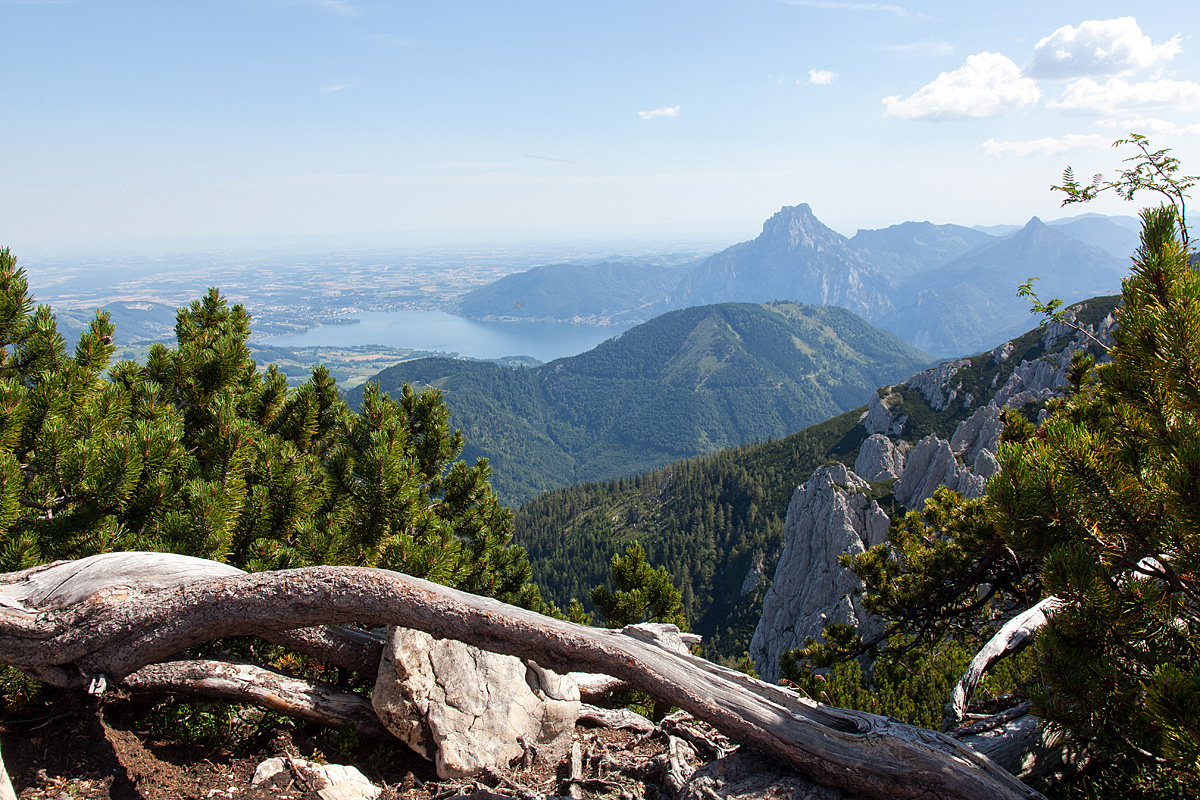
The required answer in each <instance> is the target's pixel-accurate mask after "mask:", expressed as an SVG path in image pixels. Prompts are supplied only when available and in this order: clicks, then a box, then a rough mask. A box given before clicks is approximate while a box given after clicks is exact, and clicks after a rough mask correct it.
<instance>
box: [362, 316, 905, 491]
mask: <svg viewBox="0 0 1200 800" xmlns="http://www.w3.org/2000/svg"><path fill="white" fill-rule="evenodd" d="M928 362H929V359H928V357H927V356H926V355H925V354H924V353H921V352H920V351H917V350H915V349H914V348H912V347H909V346H908V345H906V344H905V343H904V342H902V341H900V340H899V339H898V338H896V337H895V336H893V335H891V334H888V333H886V332H884V331H880V330H878V329H876V328H872V327H871V326H870V325H868V324H867V323H866V322H863V321H862V320H861V319H859V318H858V317H856V316H854V315H853V314H851V313H850V312H848V311H846V310H844V309H840V308H829V307H809V306H798V305H794V304H772V305H752V304H722V305H716V306H701V307H693V308H688V309H683V310H681V311H675V312H671V313H669V314H664V315H662V316H660V317H656V318H655V319H652V320H650V321H649V322H646V323H643V324H642V325H639V326H637V327H635V328H632V329H630V330H628V331H626V332H625V333H624V334H623V335H622V336H620V337H618V338H616V339H612V340H609V341H607V342H604V343H603V344H601V345H600V346H598V347H596V348H595V349H593V350H591V351H589V352H587V353H583V354H581V355H578V356H574V357H571V358H564V359H559V360H557V361H553V362H551V363H549V364H544V365H541V366H538V367H533V368H522V369H512V368H509V367H503V366H499V365H496V364H491V363H483V362H471V361H463V360H458V359H446V358H431V359H420V360H416V361H409V362H404V363H402V364H398V365H396V366H395V367H392V368H390V369H388V370H384V371H383V372H381V373H380V374H379V375H378V376H376V378H375V380H376V381H377V382H378V383H379V384H380V386H381V388H383V389H384V390H385V391H395V390H397V389H399V388H400V386H401V385H402V384H404V383H411V384H413V385H414V386H415V387H418V388H423V387H434V388H437V389H440V390H441V391H442V393H443V395H444V396H445V398H446V401H447V403H448V405H449V406H450V409H451V412H452V415H453V419H452V422H453V424H454V425H455V426H456V427H459V428H461V429H462V430H463V432H464V433H465V434H466V439H467V443H468V444H467V451H466V453H465V455H466V456H467V457H468V458H475V457H477V456H486V457H487V458H488V459H489V460H491V463H492V467H493V470H494V479H493V484H494V485H495V486H496V489H497V491H498V492H499V494H500V495H501V497H503V498H505V499H506V500H508V501H510V502H519V501H521V500H525V499H528V498H530V497H532V496H533V495H535V494H537V493H538V492H541V491H545V490H547V489H550V488H554V487H558V486H564V485H567V484H570V483H574V482H579V481H587V480H602V479H607V478H611V477H616V476H622V475H629V474H631V473H634V472H640V471H644V470H648V469H652V468H654V467H656V466H659V465H661V464H665V463H668V462H670V461H673V460H676V459H679V458H686V457H690V456H695V455H699V454H702V453H708V452H712V451H713V450H716V449H719V448H722V447H729V446H732V445H738V444H742V443H745V442H749V441H753V440H756V439H765V438H768V437H778V436H785V435H787V434H789V433H791V432H793V431H796V430H799V429H800V428H803V427H804V426H806V425H811V424H813V423H815V422H818V421H820V420H823V419H827V418H829V417H830V416H833V415H835V414H838V413H840V412H843V411H845V410H846V409H848V408H853V407H854V406H857V405H860V404H861V403H862V402H863V401H864V400H865V399H866V397H867V396H868V394H869V393H870V392H871V391H873V390H874V388H875V387H876V386H878V385H879V384H881V383H886V382H887V381H889V380H895V379H896V378H898V377H900V376H902V375H906V374H910V373H911V372H913V371H914V370H915V369H917V368H919V367H920V366H922V365H924V364H927V363H928ZM361 391H362V390H361V389H356V390H352V391H351V392H350V393H348V395H347V399H348V400H349V401H350V402H351V403H352V404H355V403H357V402H359V401H360V400H361Z"/></svg>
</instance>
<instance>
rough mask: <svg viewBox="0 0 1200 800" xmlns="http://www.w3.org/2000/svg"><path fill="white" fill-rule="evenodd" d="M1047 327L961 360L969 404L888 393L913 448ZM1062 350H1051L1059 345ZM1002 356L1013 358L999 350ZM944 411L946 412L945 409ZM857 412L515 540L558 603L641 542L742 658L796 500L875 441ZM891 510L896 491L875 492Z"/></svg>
mask: <svg viewBox="0 0 1200 800" xmlns="http://www.w3.org/2000/svg"><path fill="white" fill-rule="evenodd" d="M1116 301H1117V298H1115V297H1102V298H1096V299H1094V300H1089V301H1088V302H1087V303H1086V304H1083V308H1082V309H1081V310H1080V311H1078V313H1077V317H1076V318H1077V320H1078V321H1079V323H1080V324H1083V325H1088V324H1092V323H1094V322H1096V321H1098V320H1100V319H1103V318H1104V317H1105V316H1106V315H1108V314H1109V313H1110V312H1111V311H1112V309H1113V307H1114V306H1115V304H1116ZM1045 333H1046V328H1045V326H1041V327H1038V328H1035V329H1034V330H1031V331H1029V332H1028V333H1025V334H1023V335H1022V336H1019V337H1017V338H1016V339H1014V340H1012V341H1011V342H1008V343H1005V344H1004V345H1002V346H1001V347H1000V348H997V350H996V351H994V352H993V351H989V352H986V353H982V354H980V355H978V356H974V357H972V358H969V359H963V360H961V361H960V362H956V371H955V372H954V378H953V386H952V387H950V390H951V391H954V392H956V393H957V395H956V396H957V397H958V398H962V400H965V399H966V398H968V397H972V398H974V399H975V400H974V404H972V403H969V402H963V401H962V400H960V401H959V402H951V401H947V402H944V403H943V402H936V403H934V404H931V402H930V399H929V397H928V396H926V395H927V393H929V392H930V388H929V387H930V385H931V384H932V380H933V375H934V374H936V373H935V372H934V371H933V370H931V371H929V372H928V373H923V374H922V375H918V376H915V377H914V378H913V379H912V380H909V381H906V382H904V383H899V384H895V385H891V386H884V387H882V388H880V389H879V394H880V396H886V398H887V403H888V408H889V410H890V412H891V413H892V414H893V415H894V416H895V417H896V418H900V417H903V418H904V419H905V422H904V438H905V439H906V440H908V441H913V442H915V441H917V440H918V439H920V438H922V437H924V436H926V435H928V434H931V433H934V434H937V435H938V436H941V437H942V438H945V439H949V438H950V437H951V435H952V434H953V433H954V430H955V428H956V427H957V426H958V424H959V423H960V422H962V421H963V420H964V419H966V418H967V417H969V416H970V415H971V414H972V413H973V411H974V410H976V407H977V405H978V403H980V402H983V403H986V400H983V398H987V397H990V396H991V395H992V394H993V393H995V391H996V390H997V388H998V387H1000V386H1002V385H1003V384H1004V382H1005V380H1006V377H1007V375H1008V373H1010V372H1011V371H1012V370H1013V369H1014V368H1015V367H1017V366H1018V365H1020V364H1022V363H1023V362H1030V361H1033V360H1034V359H1037V358H1039V357H1041V356H1043V355H1046V354H1047V352H1048V351H1047V345H1046V338H1045ZM1062 346H1063V342H1059V343H1058V344H1057V345H1055V346H1054V347H1052V348H1051V349H1052V350H1053V349H1055V348H1061V347H1062ZM1000 352H1003V353H1004V354H1005V357H1004V358H997V357H996V354H997V353H1000ZM934 405H937V406H938V408H937V409H935V408H934ZM863 413H864V409H862V408H859V409H857V410H855V411H851V412H848V413H845V414H842V415H840V416H838V417H834V418H833V419H830V420H827V421H826V422H823V423H820V424H818V425H814V426H812V427H809V428H806V429H805V430H802V431H800V432H799V433H796V434H793V435H791V436H788V437H786V438H782V439H778V440H773V441H768V442H759V443H755V444H751V445H746V446H743V447H737V448H731V449H728V450H722V451H720V452H717V453H713V454H712V455H708V456H704V457H701V458H693V459H688V460H684V461H680V462H677V463H675V464H671V465H670V466H667V467H663V468H661V469H657V470H654V471H652V472H648V473H646V474H643V475H639V476H637V477H634V478H626V479H622V480H612V481H606V482H598V483H590V484H584V485H577V486H571V487H568V488H565V489H559V490H556V491H553V492H548V493H546V494H545V495H542V496H541V497H538V498H536V499H534V500H532V501H530V502H528V503H525V504H524V505H522V506H520V507H519V508H518V509H517V510H516V516H515V532H514V534H513V540H514V541H516V542H518V543H520V544H521V545H523V546H524V547H525V548H526V549H527V550H528V552H529V558H530V563H531V565H532V567H533V570H534V580H535V582H536V583H537V584H538V585H539V586H540V587H541V588H542V591H543V592H544V593H545V595H546V596H547V597H548V598H550V599H552V600H553V601H554V602H556V603H558V604H560V605H561V604H563V603H565V602H567V601H568V600H569V599H570V598H571V597H578V598H581V599H583V598H586V597H587V592H588V589H589V588H590V587H592V586H595V585H597V584H600V583H603V582H604V580H605V579H606V576H607V574H608V560H609V558H611V556H612V555H613V554H615V553H618V552H622V551H623V550H624V547H625V545H626V543H627V542H629V541H631V540H634V539H637V540H639V541H641V542H642V543H643V545H644V546H645V548H646V550H647V552H648V554H649V558H650V561H651V563H652V564H653V565H654V566H656V567H657V566H666V567H667V569H668V570H669V571H670V573H671V575H672V578H673V580H674V581H675V583H676V585H677V586H680V587H681V588H682V590H683V593H684V610H685V613H686V614H687V618H688V620H689V623H690V624H691V625H692V627H693V629H694V630H696V631H697V632H698V633H700V634H702V635H704V636H705V640H706V641H705V648H706V650H705V652H706V654H707V655H709V656H710V657H724V658H733V657H736V656H738V655H739V654H741V653H742V651H743V650H745V649H746V647H747V646H748V645H749V642H750V636H751V635H752V633H753V631H754V626H755V624H756V623H757V622H758V618H759V615H760V613H761V610H762V600H763V597H764V595H765V593H766V590H767V588H768V587H769V585H770V581H771V576H772V575H773V574H774V568H775V561H776V560H777V559H778V557H779V553H780V549H781V547H782V538H781V537H782V533H783V524H784V519H785V517H786V514H787V507H788V501H789V500H790V498H791V496H792V493H793V491H795V489H796V487H797V486H798V485H800V484H802V483H804V482H805V481H807V480H808V478H809V476H810V475H811V474H812V472H813V470H814V469H816V468H817V467H818V466H821V465H822V464H825V463H827V462H829V461H840V462H842V463H845V464H853V463H854V461H855V459H856V458H857V456H858V450H859V446H860V445H861V444H862V441H863V440H864V439H865V438H866V436H867V431H866V429H865V428H864V427H863V426H862V425H861V424H859V422H860V418H861V417H862V416H863ZM875 490H876V491H877V492H878V493H879V495H880V498H881V502H886V501H885V499H884V498H886V497H887V496H888V495H889V493H890V487H889V486H888V485H886V484H879V485H878V486H877V487H876V489H875Z"/></svg>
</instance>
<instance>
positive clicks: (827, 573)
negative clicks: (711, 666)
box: [750, 464, 888, 682]
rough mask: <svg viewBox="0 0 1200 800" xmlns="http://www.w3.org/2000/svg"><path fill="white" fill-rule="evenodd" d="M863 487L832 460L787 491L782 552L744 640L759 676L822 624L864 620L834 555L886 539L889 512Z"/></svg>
mask: <svg viewBox="0 0 1200 800" xmlns="http://www.w3.org/2000/svg"><path fill="white" fill-rule="evenodd" d="M870 488H871V486H870V484H869V483H867V482H866V481H865V480H863V479H862V478H860V477H858V476H857V475H855V474H854V473H853V472H851V471H850V470H849V469H847V468H846V467H845V465H843V464H831V465H829V466H827V467H821V468H820V469H818V470H817V471H816V472H815V473H813V476H812V478H810V479H809V480H808V482H807V483H805V484H804V485H803V486H801V487H800V488H799V489H797V490H796V493H795V495H794V496H793V497H792V502H791V504H790V505H789V506H788V513H787V521H786V522H785V523H784V537H785V541H786V544H785V545H784V548H783V555H782V556H780V558H779V564H778V565H777V566H776V568H775V581H774V583H773V584H772V585H771V589H770V591H769V592H768V593H767V597H766V599H765V600H764V603H763V615H762V620H761V621H760V622H759V625H758V629H757V630H756V631H755V632H754V638H753V639H752V640H751V642H750V655H751V657H752V658H753V659H754V661H755V663H756V664H758V670H759V674H760V675H762V676H763V679H764V680H767V681H770V682H774V681H776V680H778V678H779V656H780V655H781V654H782V653H783V652H784V651H785V650H789V649H791V648H794V647H799V646H800V645H803V644H804V642H805V641H806V640H808V639H809V638H810V637H816V636H819V635H820V633H821V631H822V630H824V628H825V625H826V624H827V623H829V622H850V623H855V624H858V625H866V626H868V627H869V626H870V625H871V622H870V620H869V618H868V615H867V613H866V612H865V611H864V610H863V608H862V605H861V603H860V602H859V601H858V599H857V598H855V597H854V596H853V595H852V592H853V590H854V588H855V587H856V586H857V584H858V581H857V579H856V578H855V576H854V574H853V573H850V572H848V571H846V570H845V569H843V568H842V567H841V566H840V565H839V564H838V556H841V555H845V554H855V553H861V552H863V551H864V550H866V549H867V548H868V547H872V546H874V545H877V544H880V543H881V542H883V541H884V540H885V539H886V538H887V528H888V516H887V514H885V513H884V511H883V509H881V508H880V507H879V504H878V503H876V502H875V500H873V499H872V498H871V497H870V494H869V492H870Z"/></svg>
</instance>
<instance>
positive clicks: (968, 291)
mask: <svg viewBox="0 0 1200 800" xmlns="http://www.w3.org/2000/svg"><path fill="white" fill-rule="evenodd" d="M1127 272H1128V264H1127V263H1124V262H1122V261H1121V260H1120V259H1118V258H1116V257H1115V256H1112V255H1110V254H1109V253H1107V252H1105V251H1103V250H1100V249H1098V248H1095V247H1091V246H1089V245H1086V244H1084V243H1083V242H1080V241H1079V240H1077V239H1075V238H1073V237H1071V236H1069V235H1068V234H1066V233H1064V232H1062V231H1061V230H1059V228H1057V227H1050V226H1047V225H1045V224H1043V223H1042V221H1041V220H1039V219H1038V218H1037V217H1034V218H1033V219H1031V220H1030V221H1029V223H1028V224H1027V225H1026V226H1025V227H1024V228H1022V229H1020V230H1018V231H1016V232H1014V233H1011V234H1009V235H1007V236H1004V237H1001V238H998V239H993V240H991V241H990V242H988V243H987V244H985V245H983V246H982V247H978V248H976V249H974V250H971V251H969V252H967V253H964V254H963V255H961V256H959V257H958V258H956V259H954V260H953V261H951V262H950V263H948V264H946V265H945V266H942V267H940V268H938V269H934V270H929V271H926V272H923V273H921V274H919V275H917V276H914V277H913V278H910V279H909V280H908V281H906V282H905V283H904V284H902V285H901V286H900V287H898V289H897V291H896V293H895V295H894V297H895V305H896V311H895V312H893V313H891V314H889V315H888V316H885V317H882V318H880V319H877V320H876V324H878V325H879V326H880V327H883V328H886V329H887V330H890V331H891V332H892V333H895V334H896V335H897V336H900V337H901V338H902V339H904V340H905V341H907V342H910V343H913V344H914V345H916V346H918V347H922V348H923V349H925V350H928V351H929V352H931V353H933V354H935V355H939V356H943V357H946V356H953V355H957V354H958V353H961V352H964V351H966V352H971V351H978V350H982V349H984V348H991V347H994V346H995V345H996V344H998V343H1000V342H1002V341H1004V340H1005V339H1008V338H1011V337H1013V336H1016V335H1018V334H1020V332H1021V331H1023V330H1026V329H1027V328H1029V326H1030V325H1031V324H1033V322H1034V320H1033V318H1032V317H1031V316H1030V314H1029V301H1027V300H1025V299H1024V298H1020V297H1017V294H1016V290H1017V286H1018V285H1019V284H1021V283H1023V282H1024V281H1025V280H1027V279H1028V278H1030V277H1035V276H1036V277H1038V278H1039V280H1038V282H1037V283H1036V284H1035V285H1034V288H1035V290H1036V291H1037V292H1038V294H1039V295H1040V296H1042V297H1044V298H1051V297H1058V298H1061V299H1062V300H1064V301H1065V302H1067V303H1072V302H1076V301H1078V300H1082V299H1084V298H1087V297H1094V296H1096V295H1100V294H1105V293H1110V292H1114V291H1118V290H1119V289H1120V288H1121V279H1122V278H1123V277H1124V276H1125V275H1126V274H1127Z"/></svg>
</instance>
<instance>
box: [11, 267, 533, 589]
mask: <svg viewBox="0 0 1200 800" xmlns="http://www.w3.org/2000/svg"><path fill="white" fill-rule="evenodd" d="M114 334H115V332H114V330H113V326H112V325H111V323H110V322H109V319H108V316H107V314H105V313H103V312H101V313H98V314H97V316H96V318H95V320H93V322H92V324H91V325H90V327H89V328H88V329H87V330H86V331H84V333H83V334H82V336H81V337H80V340H79V343H78V345H77V346H76V348H75V352H74V354H73V356H72V355H69V354H68V353H67V348H66V344H65V342H64V341H63V339H62V337H61V336H60V335H59V334H58V331H57V328H56V325H55V319H54V315H53V313H52V312H51V310H50V308H49V307H47V306H39V307H37V308H35V307H34V304H33V298H32V297H31V296H30V294H29V291H28V283H27V281H26V278H25V275H24V272H23V270H21V269H20V268H18V267H17V262H16V259H15V258H14V257H13V256H12V254H11V252H9V250H7V249H3V250H0V568H3V569H6V570H13V569H20V568H23V567H27V566H32V565H33V564H36V563H40V562H44V561H49V560H53V559H59V558H77V557H81V556H86V555H91V554H93V553H99V552H105V551H111V550H133V549H142V550H165V551H170V552H177V553H185V554H188V555H195V556H199V557H203V558H211V559H216V560H220V561H225V562H228V563H231V564H234V565H236V566H239V567H243V568H246V569H252V570H261V569H275V568H282V567H302V566H311V565H314V564H354V565H361V566H379V567H385V568H389V569H396V570H400V571H404V572H408V573H410V574H413V575H416V576H418V577H425V578H429V579H432V580H435V581H439V582H442V583H446V584H449V585H452V586H457V587H460V588H463V589H465V590H467V591H471V592H475V593H479V594H486V595H490V596H495V597H499V598H500V599H503V600H506V601H508V602H515V603H519V604H522V605H524V606H526V607H530V608H535V609H538V610H544V609H545V608H546V606H545V605H544V604H543V603H542V601H541V598H540V596H539V593H538V590H537V588H536V587H535V586H534V585H533V584H532V583H531V582H530V575H531V571H530V567H529V563H528V559H527V557H526V554H525V551H524V550H523V549H522V548H520V547H517V546H515V545H513V544H512V541H511V539H512V515H511V513H510V512H509V511H508V509H507V508H504V507H503V506H501V505H500V503H499V500H498V499H497V497H496V495H495V493H494V492H493V491H492V489H491V485H490V483H489V478H490V468H489V467H488V464H487V462H486V461H484V460H480V461H478V462H476V463H475V464H473V465H468V464H466V463H465V462H463V461H461V460H459V456H460V454H461V452H462V448H463V438H462V435H461V433H459V432H458V431H454V430H451V428H450V425H449V418H450V417H449V411H448V409H447V408H446V405H445V403H444V402H443V400H442V398H441V395H440V394H438V393H437V392H425V393H421V394H417V393H415V392H413V391H411V389H408V388H407V387H405V390H404V392H403V394H402V397H401V398H400V399H399V401H396V400H393V399H391V398H390V397H385V396H382V395H381V394H380V393H379V392H378V391H377V390H372V391H369V392H368V393H367V402H365V403H364V406H363V410H362V412H361V413H353V412H351V411H350V410H349V408H348V407H347V406H346V404H345V402H344V401H343V400H342V397H341V395H340V393H339V392H338V389H337V385H336V382H335V381H334V380H333V378H332V377H331V376H330V375H329V373H328V371H327V370H325V369H324V368H323V367H316V368H315V369H314V370H313V374H312V377H311V378H310V380H309V381H308V382H306V383H305V384H303V385H302V386H300V387H298V388H295V389H289V387H288V385H287V381H286V379H285V377H284V376H283V374H282V373H280V372H279V371H278V370H277V369H275V368H274V367H269V368H267V369H266V370H265V371H264V370H259V369H258V366H257V365H256V364H255V362H254V360H253V359H252V358H251V356H250V350H249V348H248V346H247V344H246V342H247V339H248V337H249V334H250V315H249V314H248V313H247V312H246V309H245V308H244V307H242V306H241V305H234V306H232V307H231V306H229V305H228V304H227V303H226V301H225V300H224V299H223V298H222V297H221V295H220V293H219V292H218V291H217V290H216V289H210V290H209V291H208V293H207V294H206V295H205V296H204V297H203V298H201V299H199V300H197V301H195V302H193V303H192V304H191V305H190V306H188V307H187V308H184V309H181V310H180V311H179V314H178V316H177V320H176V326H175V334H176V340H177V344H176V346H175V347H167V346H164V345H155V346H154V347H152V348H151V350H150V353H149V356H148V358H147V362H146V365H145V366H141V365H139V364H136V363H134V362H131V361H124V362H121V363H118V364H115V365H112V366H111V367H110V361H111V358H112V354H113V350H114V347H113V344H112V343H113V337H114Z"/></svg>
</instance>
